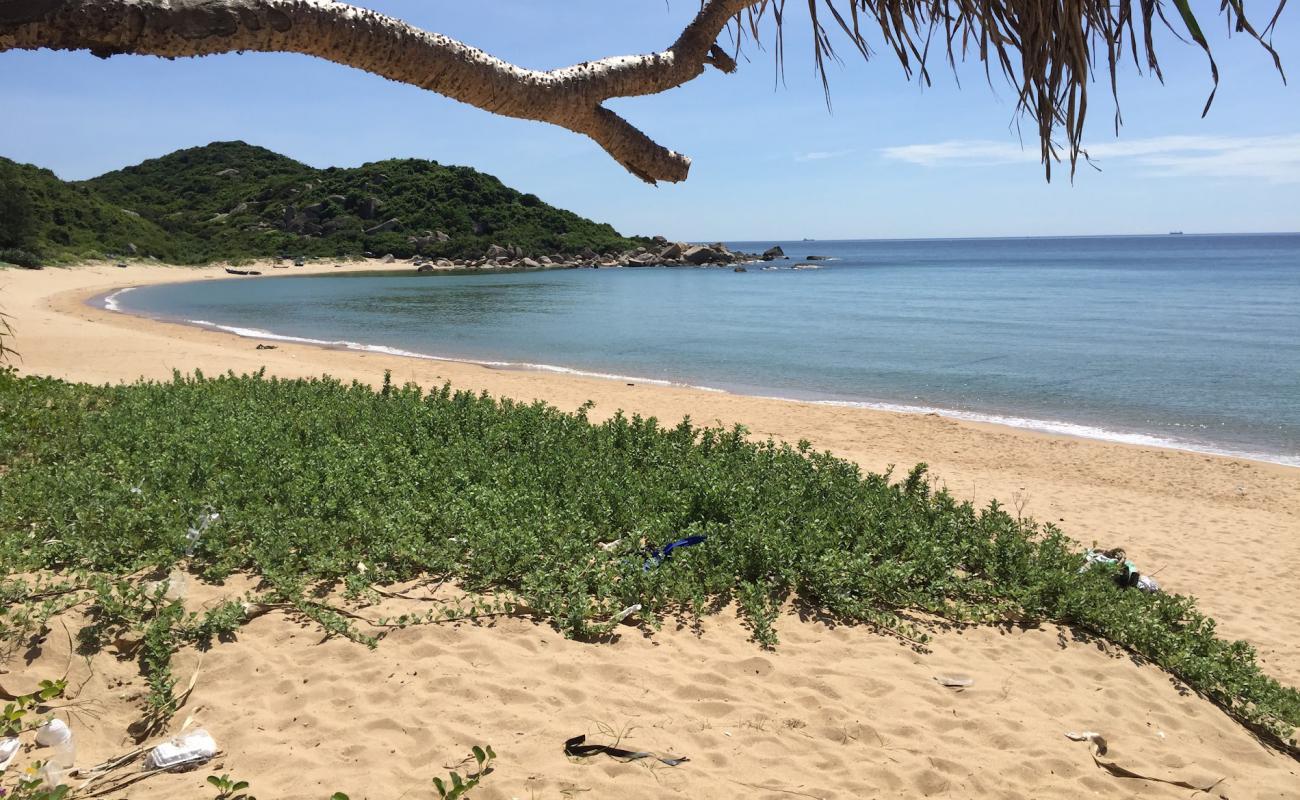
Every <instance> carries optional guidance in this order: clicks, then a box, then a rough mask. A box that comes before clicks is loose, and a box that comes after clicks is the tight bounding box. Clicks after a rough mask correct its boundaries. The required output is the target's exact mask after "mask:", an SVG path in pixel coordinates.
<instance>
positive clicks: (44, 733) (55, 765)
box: [36, 719, 77, 789]
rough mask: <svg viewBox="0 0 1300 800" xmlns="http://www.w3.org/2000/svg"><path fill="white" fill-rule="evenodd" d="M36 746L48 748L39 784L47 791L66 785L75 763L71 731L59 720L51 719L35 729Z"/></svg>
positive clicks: (75, 751) (75, 747)
mask: <svg viewBox="0 0 1300 800" xmlns="http://www.w3.org/2000/svg"><path fill="white" fill-rule="evenodd" d="M36 744H38V745H40V746H41V747H48V748H50V753H49V755H48V756H46V757H45V763H44V764H42V765H41V772H40V778H41V782H42V783H43V784H44V785H45V787H46V788H47V789H53V788H54V787H56V786H60V785H62V784H64V783H67V777H68V776H69V775H70V774H71V772H72V766H73V764H75V763H76V761H77V745H76V743H75V742H74V741H73V739H72V730H71V729H70V728H68V724H67V723H66V722H64V721H63V720H61V719H52V720H50V721H49V722H47V723H45V724H44V725H42V726H41V727H39V728H37V729H36Z"/></svg>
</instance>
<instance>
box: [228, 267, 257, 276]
mask: <svg viewBox="0 0 1300 800" xmlns="http://www.w3.org/2000/svg"><path fill="white" fill-rule="evenodd" d="M226 272H228V273H230V274H231V275H261V274H262V273H260V272H258V271H257V270H255V269H235V268H234V267H226Z"/></svg>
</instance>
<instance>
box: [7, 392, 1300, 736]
mask: <svg viewBox="0 0 1300 800" xmlns="http://www.w3.org/2000/svg"><path fill="white" fill-rule="evenodd" d="M588 411H589V409H582V410H579V411H578V412H576V413H566V412H561V411H559V410H557V409H555V408H553V407H550V406H547V405H545V404H541V403H534V404H520V403H515V402H512V401H509V400H499V399H495V398H492V397H489V396H487V395H478V394H473V393H468V392H457V391H453V390H452V389H451V388H450V387H449V386H443V387H441V388H440V389H437V390H434V391H429V392H426V391H423V390H421V389H420V388H419V387H415V386H405V387H398V386H394V385H392V384H390V383H389V382H388V381H387V380H386V381H385V383H384V385H383V387H382V388H381V389H379V390H375V389H372V388H371V387H369V386H366V385H363V384H359V383H353V384H350V385H349V384H344V383H341V382H338V381H334V380H330V379H318V380H279V379H273V378H267V377H264V376H262V375H249V376H233V375H231V376H222V377H218V378H207V377H204V376H202V375H200V374H195V375H193V376H182V375H179V374H178V375H176V376H175V378H174V379H173V380H172V381H170V382H164V383H159V382H138V383H135V384H131V385H118V386H90V385H85V384H73V383H66V382H63V381H59V380H54V379H48V378H35V377H19V376H18V375H17V374H15V373H14V372H12V371H5V372H3V373H0V563H2V564H4V571H5V577H4V580H3V582H0V597H3V600H4V603H3V608H4V611H3V612H0V636H2V637H3V638H4V639H5V640H7V641H9V642H14V641H16V640H18V639H20V638H21V637H23V636H25V635H30V633H31V631H32V630H34V629H39V628H40V627H41V626H42V625H43V624H44V623H43V620H44V619H47V618H48V617H50V616H51V615H55V614H58V613H60V611H61V609H63V608H66V607H67V606H68V604H70V603H73V602H76V603H85V604H87V605H86V608H87V609H88V611H87V624H86V626H85V627H84V628H83V629H82V630H81V631H80V634H79V646H80V647H81V648H82V649H83V650H85V651H90V650H94V649H96V648H97V647H102V646H105V645H106V644H107V643H109V642H113V641H115V640H121V639H122V638H124V636H126V635H128V634H129V635H130V636H131V637H134V638H137V639H138V640H139V644H138V646H137V649H136V650H135V652H136V655H137V657H138V659H139V663H140V667H141V670H142V671H143V672H144V673H145V675H146V677H147V679H148V682H149V687H150V693H149V697H148V708H147V710H146V711H147V713H146V715H145V720H144V725H145V728H146V730H147V729H153V730H157V729H160V728H161V723H162V722H165V720H166V718H167V717H168V716H169V714H170V713H172V712H173V711H174V710H175V708H176V707H177V705H178V703H179V701H180V699H182V698H183V692H182V693H180V694H178V692H177V680H176V678H175V676H174V675H173V674H172V671H171V668H170V663H169V662H170V657H171V654H172V653H174V652H175V651H176V650H177V649H178V648H181V647H184V646H187V645H197V646H200V647H203V646H211V645H212V644H213V643H215V642H219V641H221V640H222V639H227V638H230V637H232V636H237V635H238V631H239V628H240V626H241V625H242V624H243V623H244V622H245V621H246V620H247V619H248V618H249V617H250V616H252V615H254V614H255V613H256V612H257V609H258V608H266V607H271V606H274V607H276V608H281V609H285V610H288V611H289V612H290V613H295V614H298V615H300V616H302V617H304V618H307V619H310V620H313V621H315V622H316V623H318V624H319V625H321V626H322V627H323V628H324V629H325V630H326V631H328V632H330V633H333V634H337V635H342V636H348V637H350V638H353V639H356V640H358V641H361V642H364V643H366V644H370V645H375V644H377V641H376V637H375V636H372V635H370V634H368V633H366V632H365V631H363V630H361V629H360V628H359V627H358V626H357V625H356V624H355V622H356V620H355V619H354V616H355V615H351V614H350V612H348V611H347V610H346V609H344V608H343V607H342V606H341V605H340V603H339V602H335V601H333V600H331V599H330V598H331V597H332V596H336V595H332V594H331V593H333V592H339V591H341V592H343V593H345V594H347V595H350V596H353V597H361V596H364V595H366V594H367V593H368V592H372V591H376V590H382V588H383V587H385V586H388V585H391V584H394V583H398V582H402V581H407V580H412V579H417V578H432V579H438V580H448V581H452V582H455V583H457V584H458V585H459V586H460V587H462V588H463V589H464V590H465V591H466V592H468V593H469V597H470V598H478V599H471V600H470V607H469V610H468V611H466V612H465V613H464V614H463V615H461V616H466V617H472V616H475V615H476V614H480V613H482V614H486V613H502V612H505V613H520V614H528V615H531V616H533V617H535V618H538V619H541V620H545V621H548V622H549V623H550V624H553V625H555V626H556V627H557V628H559V629H561V630H562V631H564V632H565V633H566V634H567V635H569V636H573V637H578V638H601V637H605V636H608V635H610V634H611V632H612V631H614V630H616V629H617V626H618V621H619V620H624V621H625V622H635V623H636V624H639V625H642V626H645V627H646V628H648V629H654V628H657V627H658V626H660V625H662V624H663V623H664V622H665V621H666V620H673V619H684V620H686V621H687V622H689V621H690V620H691V619H692V618H697V617H698V616H699V615H704V614H709V613H714V612H716V611H718V610H719V609H722V608H724V607H726V606H727V605H728V604H730V603H734V604H735V607H736V608H737V609H739V612H740V614H741V615H742V618H743V619H744V620H745V622H746V624H747V625H748V626H749V627H750V629H751V631H752V634H753V637H754V639H755V640H756V645H755V646H756V647H759V646H762V647H776V646H779V642H778V639H777V628H778V627H779V626H778V625H776V624H775V623H776V622H777V620H778V619H779V617H780V616H781V615H782V614H784V613H788V612H789V611H791V610H792V609H793V610H794V611H797V612H800V613H804V614H807V615H810V616H814V617H818V618H822V619H825V620H827V621H830V622H833V623H856V624H863V625H867V626H870V627H872V628H874V629H876V630H878V631H880V632H881V633H882V634H885V635H889V636H893V637H896V638H898V639H899V640H900V643H902V644H905V645H909V646H914V647H918V648H923V647H925V645H926V642H927V641H928V637H927V631H928V630H932V629H933V628H934V626H938V625H945V624H1013V625H1034V624H1038V623H1044V622H1054V623H1059V624H1062V625H1067V626H1071V627H1073V628H1074V629H1076V630H1077V631H1079V632H1081V633H1085V634H1088V635H1092V636H1096V637H1100V638H1103V639H1105V640H1108V641H1109V642H1111V643H1113V644H1114V645H1117V646H1119V647H1122V648H1126V649H1127V650H1128V651H1130V652H1131V653H1132V654H1134V655H1135V656H1138V657H1140V658H1142V659H1146V660H1149V661H1151V662H1154V663H1155V664H1158V665H1159V666H1161V667H1162V668H1164V669H1165V670H1167V671H1168V672H1169V673H1170V674H1171V675H1173V676H1174V677H1175V678H1176V679H1177V680H1178V681H1180V682H1181V683H1182V684H1185V685H1186V686H1187V687H1190V688H1191V689H1192V690H1195V691H1196V692H1199V693H1200V694H1202V695H1203V696H1205V697H1207V698H1209V699H1211V700H1212V701H1214V702H1215V703H1217V704H1218V705H1219V706H1221V707H1222V708H1223V709H1224V710H1225V711H1226V712H1227V713H1229V714H1231V715H1232V716H1234V717H1235V718H1237V719H1238V720H1240V721H1241V722H1243V723H1245V724H1247V725H1249V726H1250V727H1252V728H1253V729H1254V730H1255V731H1257V732H1259V733H1261V734H1263V735H1265V736H1266V737H1268V738H1269V739H1271V740H1272V741H1273V742H1274V743H1276V744H1278V745H1280V746H1283V747H1287V746H1290V747H1294V743H1293V742H1292V741H1291V737H1292V736H1293V731H1294V729H1295V728H1296V727H1297V726H1298V725H1300V693H1297V691H1296V690H1295V689H1292V688H1289V687H1284V686H1282V685H1280V684H1279V683H1278V682H1277V681H1275V680H1273V679H1271V678H1269V677H1268V676H1267V675H1265V674H1264V673H1263V672H1262V671H1261V669H1260V667H1259V665H1258V663H1257V660H1256V657H1255V653H1254V651H1253V650H1252V648H1251V647H1250V646H1249V645H1248V644H1246V643H1244V642H1230V641H1225V640H1223V639H1221V638H1219V637H1218V636H1217V635H1216V630H1215V624H1214V621H1213V620H1212V619H1210V618H1208V617H1206V616H1205V615H1204V614H1202V613H1201V612H1199V611H1198V610H1197V607H1196V603H1195V601H1194V600H1193V599H1192V598H1189V597H1185V596H1180V595H1176V594H1169V593H1155V594H1145V593H1142V592H1139V591H1136V590H1132V589H1122V588H1119V587H1118V586H1117V584H1116V582H1115V581H1114V571H1115V567H1112V566H1107V565H1104V564H1098V565H1093V566H1090V567H1085V558H1084V556H1083V553H1082V549H1081V547H1080V546H1079V545H1078V544H1077V543H1076V542H1074V541H1073V540H1071V539H1070V538H1069V537H1067V536H1066V534H1065V533H1063V532H1062V531H1061V530H1058V529H1057V528H1056V527H1054V526H1053V525H1051V524H1045V525H1040V524H1038V523H1036V522H1034V521H1033V520H1031V519H1028V518H1025V519H1021V518H1019V516H1020V515H1019V514H1012V513H1008V512H1007V511H1006V510H1004V509H1003V508H1002V507H1001V506H1000V505H998V504H996V503H993V504H990V505H989V506H988V507H985V508H976V507H975V506H973V505H972V504H971V503H970V502H965V501H961V500H959V499H957V498H955V497H953V496H952V495H951V494H949V493H948V492H947V491H945V490H943V489H941V488H937V487H936V486H935V485H934V483H933V482H932V481H931V480H929V479H928V477H927V475H926V469H925V466H924V465H918V466H917V467H915V468H913V469H911V470H910V471H908V472H907V473H906V474H899V475H893V474H864V473H863V472H862V471H861V470H860V469H859V468H858V467H857V466H856V465H855V464H853V463H851V462H849V461H846V460H844V459H841V458H837V457H835V456H833V455H831V454H829V453H824V452H818V451H816V450H815V449H814V448H813V447H812V446H811V445H810V444H809V443H807V442H801V443H798V444H795V445H792V444H783V443H777V442H772V441H755V440H753V439H752V438H751V437H750V436H749V435H748V434H747V432H746V431H745V430H744V429H743V428H740V427H736V428H731V429H719V428H707V427H698V426H696V425H694V424H692V423H691V421H690V420H689V419H687V420H683V421H681V422H680V423H678V424H676V425H671V426H665V425H663V424H661V423H660V422H658V421H657V420H655V419H653V418H641V417H636V416H632V417H629V416H625V415H622V414H616V415H615V416H613V417H612V418H610V419H608V420H605V421H603V422H594V421H592V420H591V419H589V416H588ZM692 537H699V538H698V540H697V541H695V543H693V544H689V545H682V546H678V547H676V548H675V549H671V550H669V549H667V546H668V545H670V544H672V543H674V542H680V541H681V540H684V539H686V540H692ZM178 571H183V572H181V573H180V574H185V573H188V574H192V575H194V576H196V577H201V578H203V579H205V580H208V581H220V580H222V579H224V578H227V577H229V576H231V575H232V574H234V573H246V574H249V575H252V576H255V577H256V578H258V579H259V580H260V582H261V585H260V588H259V590H258V591H259V594H258V596H257V597H254V598H250V599H249V601H248V602H247V603H241V602H233V601H231V602H226V603H223V604H221V605H218V606H215V607H211V608H208V609H207V610H206V611H205V612H204V613H202V614H196V613H192V612H189V611H187V610H186V609H185V607H184V605H183V604H182V603H181V602H180V601H178V600H176V599H173V593H172V592H169V588H171V585H170V582H169V581H167V580H166V579H165V577H163V576H167V575H169V574H173V575H175V574H178ZM38 576H39V577H38ZM146 578H151V579H153V580H158V579H159V578H163V579H162V580H160V581H158V582H157V583H155V584H149V583H147V582H146ZM634 607H635V611H631V612H630V613H629V610H631V609H633V608H634ZM452 616H453V617H455V615H452ZM446 618H447V616H446V615H438V616H436V617H434V616H430V617H428V618H415V617H407V618H402V619H398V620H385V621H383V624H382V625H380V626H379V627H380V628H384V627H393V626H403V625H412V624H423V623H427V622H437V621H440V620H444V619H446ZM1288 742H1291V744H1289V745H1288Z"/></svg>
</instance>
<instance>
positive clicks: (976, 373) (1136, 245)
mask: <svg viewBox="0 0 1300 800" xmlns="http://www.w3.org/2000/svg"><path fill="white" fill-rule="evenodd" d="M771 244H772V242H752V243H744V242H738V243H733V245H734V246H736V247H742V248H745V249H747V250H762V249H765V248H766V247H768V246H770V245H771ZM781 244H782V246H783V247H784V248H785V250H786V252H787V253H789V254H790V255H791V256H792V257H793V258H792V260H791V261H788V262H776V263H777V264H778V265H780V266H782V267H787V268H786V269H780V270H775V271H761V270H760V269H759V267H758V266H755V265H751V266H750V267H749V270H750V271H749V272H747V273H743V274H738V273H734V272H732V271H731V270H729V269H727V270H720V269H681V268H676V269H670V268H640V269H621V270H590V269H584V270H566V271H556V272H532V273H515V274H485V275H464V274H462V275H415V274H411V273H409V272H408V273H403V274H400V275H395V274H386V275H367V276H356V275H351V276H345V275H326V276H322V277H292V276H287V275H286V276H280V275H274V276H268V277H265V278H261V279H255V280H253V279H241V280H231V281H220V282H213V281H208V282H203V283H193V284H181V285H170V286H157V287H148V288H141V289H138V290H134V291H129V292H125V293H121V294H117V295H116V296H114V297H112V298H111V300H110V301H109V303H110V306H114V307H118V308H120V309H121V310H123V311H129V312H135V313H143V314H148V315H152V316H157V317H162V318H167V319H174V320H184V321H188V322H192V323H197V324H204V325H210V326H216V327H222V328H225V329H228V330H233V331H235V332H238V333H242V334H245V335H251V336H263V337H284V338H294V339H302V340H310V341H316V342H320V343H327V344H332V345H335V346H340V347H353V348H367V349H379V350H385V351H388V352H400V353H403V354H407V355H421V356H435V357H447V358H456V359H465V360H471V361H478V362H484V363H489V364H493V365H496V366H501V367H519V368H532V369H550V370H557V371H575V372H584V373H595V374H601V375H608V376H616V377H623V378H626V380H629V381H634V382H649V381H662V382H668V383H679V384H688V385H694V386H703V387H710V388H716V389H724V390H729V391H734V392H741V393H746V394H756V395H765V396H777V397H790V398H797V399H806V400H817V401H823V402H835V403H852V404H864V405H869V406H882V407H889V408H905V409H909V410H925V411H928V410H940V411H942V412H944V413H949V414H953V415H955V416H961V417H966V418H972V419H982V420H987V421H994V422H1002V423H1005V424H1012V425H1019V426H1023V427H1030V428H1037V429H1041V430H1050V431H1057V432H1065V433H1073V434H1076V435H1083V436H1092V437H1098V438H1108V439H1115V440H1121V441H1131V442H1144V443H1149V444H1165V445H1170V446H1176V447H1184V448H1188V449H1194V450H1206V451H1212V452H1227V453H1238V454H1251V455H1255V456H1259V457H1266V458H1268V459H1270V460H1274V461H1282V462H1285V463H1292V464H1297V465H1300V235H1269V236H1153V237H1095V238H1067V239H1004V240H994V239H980V240H926V241H837V242H783V243H781ZM807 255H825V256H830V257H831V258H832V260H829V261H823V262H819V263H820V264H822V265H823V268H822V269H819V270H807V271H802V270H801V271H794V270H790V269H788V267H789V266H790V265H793V264H795V263H797V262H798V261H802V260H803V259H804V257H805V256H807Z"/></svg>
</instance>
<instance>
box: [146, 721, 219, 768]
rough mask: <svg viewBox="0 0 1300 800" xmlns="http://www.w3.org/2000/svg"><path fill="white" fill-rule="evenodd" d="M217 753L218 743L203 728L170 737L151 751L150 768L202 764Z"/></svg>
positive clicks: (147, 760)
mask: <svg viewBox="0 0 1300 800" xmlns="http://www.w3.org/2000/svg"><path fill="white" fill-rule="evenodd" d="M216 754H217V743H216V742H215V741H213V739H212V737H211V736H210V735H209V734H208V732H207V731H205V730H203V729H202V728H198V729H197V730H193V731H190V732H189V733H187V734H184V735H182V736H177V737H175V738H174V739H168V740H167V741H165V742H163V743H162V744H160V745H158V746H157V747H155V748H154V749H153V750H151V751H150V752H149V756H148V758H147V759H146V762H145V763H146V764H147V765H148V767H149V768H150V769H174V768H176V767H186V766H194V765H198V764H202V763H203V762H205V761H208V760H210V759H212V758H213V757H214V756H216Z"/></svg>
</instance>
